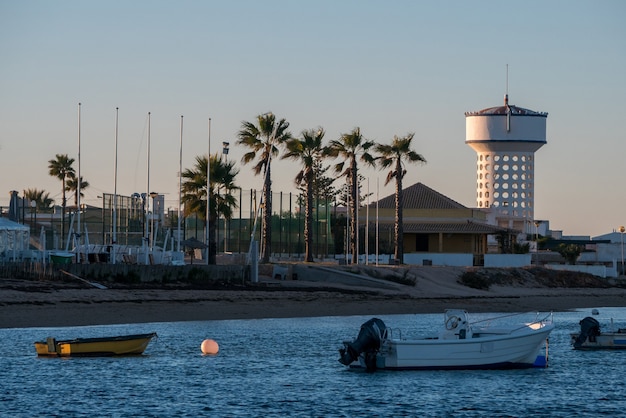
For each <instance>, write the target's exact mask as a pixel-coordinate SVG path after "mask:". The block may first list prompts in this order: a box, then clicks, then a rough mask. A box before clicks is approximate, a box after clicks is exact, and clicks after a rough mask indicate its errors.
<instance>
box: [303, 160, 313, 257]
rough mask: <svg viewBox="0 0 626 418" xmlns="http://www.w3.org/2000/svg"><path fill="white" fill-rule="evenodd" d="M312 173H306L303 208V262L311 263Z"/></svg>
mask: <svg viewBox="0 0 626 418" xmlns="http://www.w3.org/2000/svg"><path fill="white" fill-rule="evenodd" d="M312 209H313V172H312V171H308V172H307V182H306V205H305V207H304V217H305V222H304V242H305V250H304V261H306V262H313V210H312Z"/></svg>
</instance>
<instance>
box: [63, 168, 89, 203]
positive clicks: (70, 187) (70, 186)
mask: <svg viewBox="0 0 626 418" xmlns="http://www.w3.org/2000/svg"><path fill="white" fill-rule="evenodd" d="M87 187H89V182H88V181H85V180H83V176H80V197H85V194H84V193H83V190H85V189H86V188H87ZM65 189H66V190H67V191H68V192H72V193H74V205H75V206H78V193H77V191H78V180H77V179H76V175H75V174H71V175H70V176H69V177H68V178H67V181H66V182H65Z"/></svg>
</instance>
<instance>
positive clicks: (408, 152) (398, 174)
mask: <svg viewBox="0 0 626 418" xmlns="http://www.w3.org/2000/svg"><path fill="white" fill-rule="evenodd" d="M414 135H415V134H414V133H409V134H407V135H406V136H404V137H402V138H398V137H397V136H395V135H394V137H393V141H392V142H391V145H384V144H379V145H377V146H376V152H377V153H378V154H379V155H380V156H379V157H378V160H379V164H380V168H381V169H384V168H388V167H392V169H391V171H389V173H387V179H386V180H385V185H387V184H389V182H390V181H391V180H392V179H394V178H395V179H396V219H395V225H394V233H395V250H394V258H395V259H396V260H399V262H400V263H404V228H403V220H402V209H403V201H404V199H403V194H402V178H403V177H404V175H405V174H406V169H405V168H404V165H405V163H407V162H409V163H424V164H425V163H426V159H425V158H424V157H423V156H422V155H421V154H418V153H416V152H415V151H413V150H412V149H411V141H412V140H413V136H414Z"/></svg>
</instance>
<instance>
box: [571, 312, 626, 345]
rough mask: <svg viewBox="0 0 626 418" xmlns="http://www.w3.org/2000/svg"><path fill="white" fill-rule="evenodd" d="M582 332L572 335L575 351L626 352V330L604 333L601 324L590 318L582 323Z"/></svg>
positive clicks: (620, 329)
mask: <svg viewBox="0 0 626 418" xmlns="http://www.w3.org/2000/svg"><path fill="white" fill-rule="evenodd" d="M579 324H580V332H576V333H572V334H570V336H571V343H572V346H573V348H574V349H575V350H615V349H617V350H624V349H626V329H624V328H618V329H617V330H613V331H609V332H603V331H601V329H600V323H599V322H598V321H597V320H596V319H595V318H592V317H590V316H587V317H585V318H583V319H582V320H581V321H580V322H579Z"/></svg>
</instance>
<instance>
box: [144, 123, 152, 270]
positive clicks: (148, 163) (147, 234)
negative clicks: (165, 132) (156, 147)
mask: <svg viewBox="0 0 626 418" xmlns="http://www.w3.org/2000/svg"><path fill="white" fill-rule="evenodd" d="M147 158H148V161H147V176H146V178H147V180H146V197H145V200H144V201H145V202H146V203H145V205H146V215H149V214H150V199H149V197H150V112H148V152H147ZM149 225H150V224H149V223H148V216H146V227H145V231H146V236H145V237H144V239H145V240H146V243H147V244H148V248H149V247H150V244H151V242H150V239H149V236H150V231H149V230H148V226H149ZM147 256H148V251H146V264H148V262H147Z"/></svg>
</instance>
